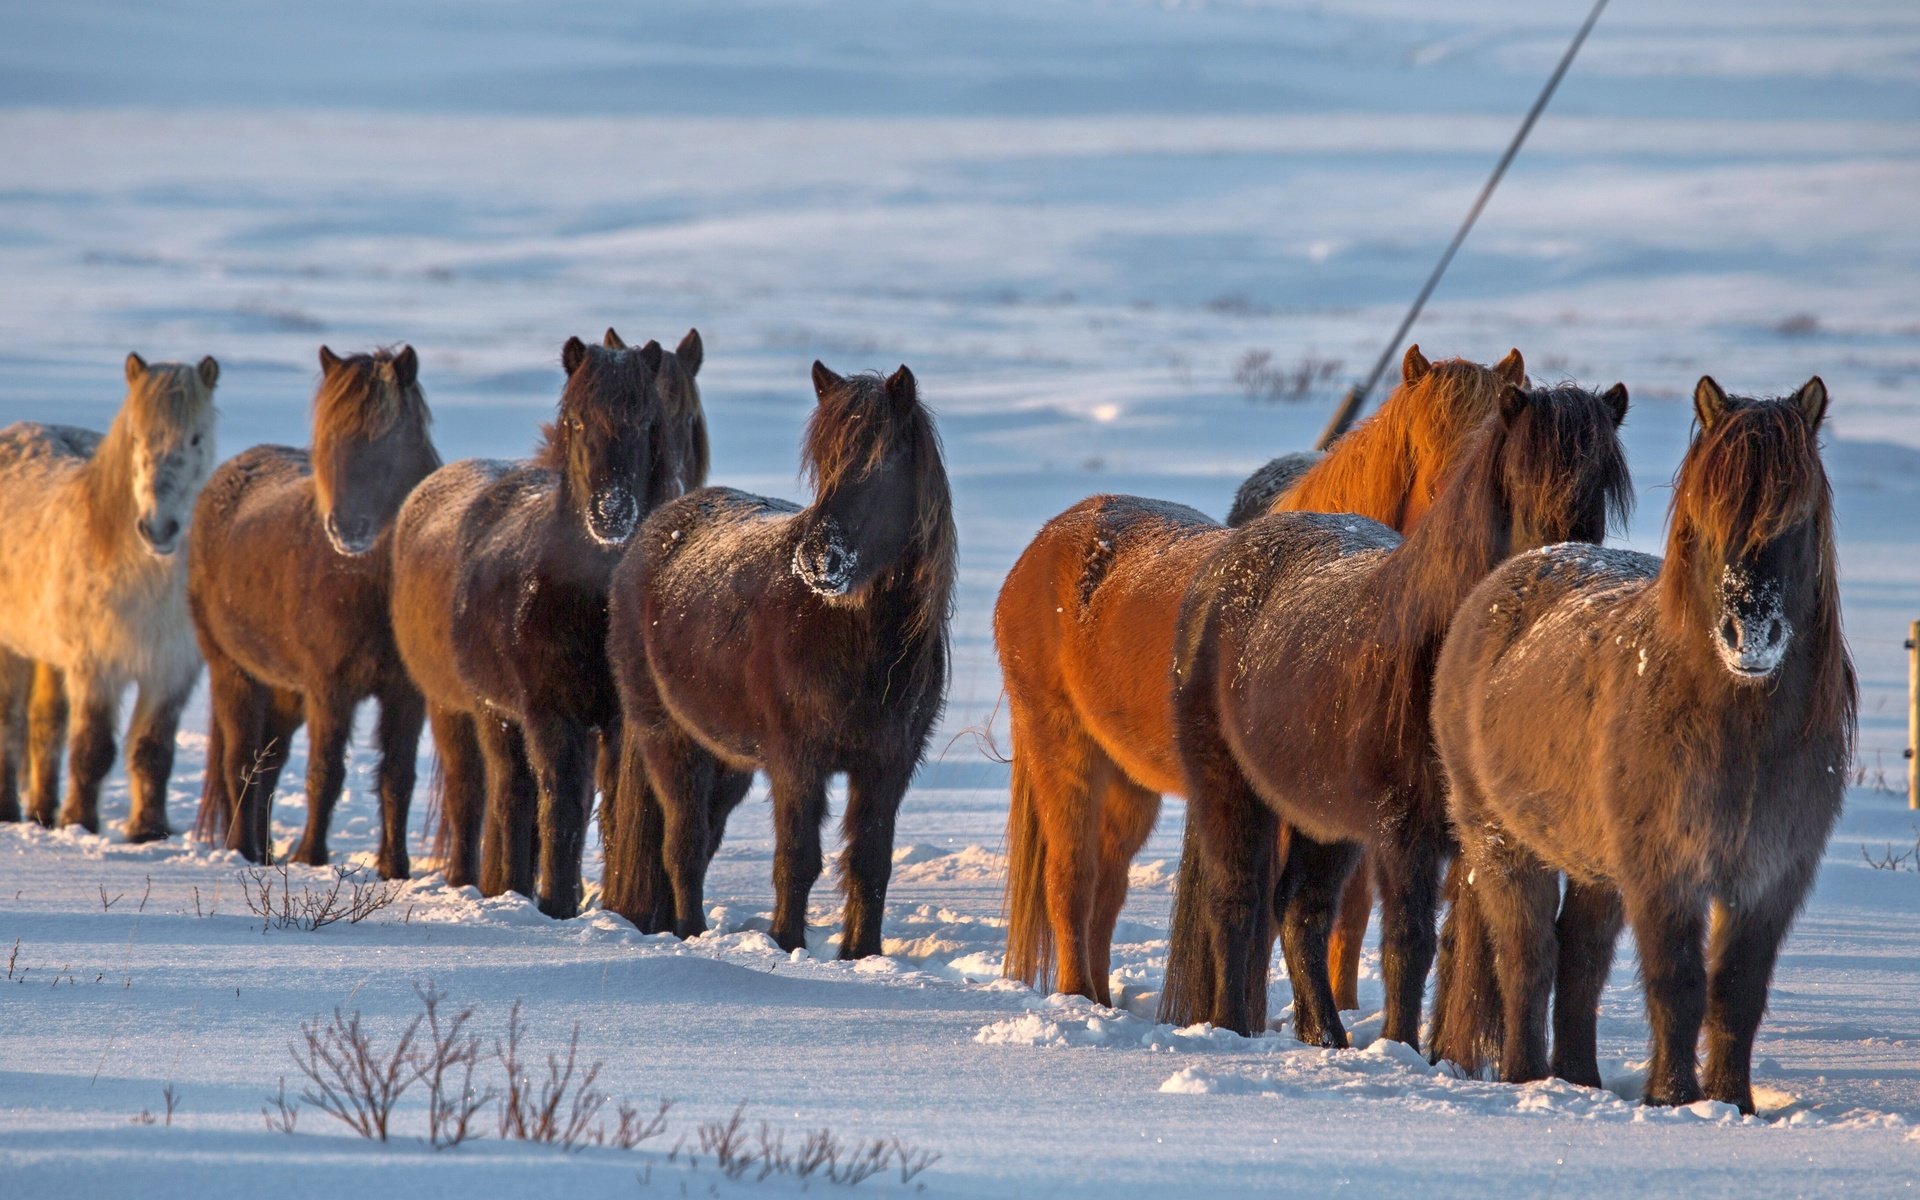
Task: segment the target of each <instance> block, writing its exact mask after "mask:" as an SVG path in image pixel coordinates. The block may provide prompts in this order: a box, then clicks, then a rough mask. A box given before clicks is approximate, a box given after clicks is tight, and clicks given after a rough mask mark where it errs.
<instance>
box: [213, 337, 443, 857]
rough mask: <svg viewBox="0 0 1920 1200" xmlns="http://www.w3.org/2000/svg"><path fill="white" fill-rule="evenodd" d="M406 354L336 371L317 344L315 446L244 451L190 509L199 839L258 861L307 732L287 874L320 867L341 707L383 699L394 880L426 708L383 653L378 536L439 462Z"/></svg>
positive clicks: (404, 350)
mask: <svg viewBox="0 0 1920 1200" xmlns="http://www.w3.org/2000/svg"><path fill="white" fill-rule="evenodd" d="M419 373H420V361H419V358H418V357H417V356H416V355H415V354H414V352H413V347H411V346H402V347H401V348H400V349H399V350H398V351H391V350H379V351H376V352H375V353H372V354H353V355H349V356H347V357H346V358H341V357H340V356H339V355H337V354H335V353H334V352H333V351H332V350H330V349H329V348H327V347H325V346H322V347H320V389H319V391H318V393H317V394H316V395H315V396H314V401H313V449H312V451H311V452H309V451H306V450H296V449H294V448H293V447H291V446H255V447H254V448H253V449H251V450H248V451H246V452H245V453H243V454H240V455H237V456H235V457H234V458H231V459H229V460H227V462H226V463H224V464H222V465H221V467H220V469H219V470H218V471H216V472H214V475H213V478H212V479H211V480H209V481H208V483H207V487H206V489H205V490H204V491H202V492H201V494H200V503H199V505H198V506H197V508H196V510H195V516H194V523H193V533H192V535H191V536H190V538H189V540H188V544H187V564H188V572H187V575H188V578H187V601H188V605H189V607H190V608H191V609H192V612H193V624H194V630H195V632H196V633H197V634H198V635H199V638H200V651H201V653H202V654H204V655H205V656H206V659H207V676H208V681H209V684H208V690H209V692H210V694H211V704H210V707H211V720H210V722H209V730H208V742H207V777H206V784H205V786H204V789H203V791H202V793H201V801H200V828H201V830H202V832H203V834H206V835H216V834H218V833H220V832H221V831H222V830H224V831H225V833H226V844H227V847H228V849H231V850H237V851H239V852H240V854H241V855H242V856H244V857H245V858H247V859H250V860H252V861H254V862H259V861H261V860H262V859H264V858H265V857H266V856H267V854H268V853H269V851H270V849H271V847H270V845H269V831H268V817H269V814H270V812H271V810H272V804H273V792H274V787H275V785H276V784H277V782H278V780H279V776H280V769H281V767H282V766H283V765H284V764H285V763H286V759H287V749H288V743H289V741H290V740H291V738H292V736H293V732H294V730H295V729H297V728H298V727H299V725H300V723H301V722H302V721H305V723H306V726H307V742H308V754H307V828H306V832H305V834H304V835H303V836H302V837H301V839H300V843H299V845H298V846H296V847H295V848H294V851H293V861H294V862H299V863H307V864H310V865H314V866H318V865H320V864H323V863H325V862H326V861H327V826H328V824H329V823H330V821H331V819H332V816H333V809H334V805H335V804H336V803H338V802H339V799H340V790H341V788H342V786H343V785H344V783H345V781H346V766H347V764H346V759H347V743H348V741H349V740H350V739H351V738H352V735H353V714H354V709H355V708H357V707H358V706H359V704H360V701H362V700H364V699H367V698H368V697H373V698H375V699H377V700H379V702H380V727H379V744H380V766H379V769H378V771H377V773H376V774H377V778H378V780H379V790H380V818H381V835H380V853H379V857H378V865H379V870H380V874H381V875H382V876H383V877H384V878H387V879H405V878H406V877H407V874H408V869H409V865H410V864H409V860H408V856H407V810H408V807H409V805H410V804H411V803H412V800H413V784H414V757H415V754H416V753H417V752H418V750H419V745H420V728H421V725H422V723H423V722H424V720H425V710H424V708H423V703H422V701H421V699H420V692H419V690H418V689H416V688H415V687H414V686H413V682H412V681H411V680H410V679H409V678H408V677H407V672H406V667H405V665H404V664H402V663H401V661H400V652H399V650H398V649H397V648H396V647H395V646H394V643H393V628H392V624H391V621H390V619H389V617H388V612H387V608H388V593H389V591H390V590H391V585H392V578H393V562H392V557H391V549H392V545H391V543H392V538H391V537H389V536H388V531H389V530H390V528H391V527H392V525H393V521H394V517H395V516H396V515H397V514H398V513H399V511H400V505H401V503H402V502H404V501H405V500H406V498H407V494H408V493H409V492H411V491H412V490H413V485H414V484H416V483H418V482H420V480H422V479H424V478H426V477H427V475H428V474H430V473H431V472H432V471H434V470H435V469H436V468H437V467H439V465H440V456H439V455H438V454H436V453H435V452H434V449H433V439H432V437H431V436H430V435H429V433H428V426H429V424H430V423H431V421H432V415H431V414H430V413H429V412H428V410H427V402H426V397H425V396H423V395H422V394H421V391H420V385H419Z"/></svg>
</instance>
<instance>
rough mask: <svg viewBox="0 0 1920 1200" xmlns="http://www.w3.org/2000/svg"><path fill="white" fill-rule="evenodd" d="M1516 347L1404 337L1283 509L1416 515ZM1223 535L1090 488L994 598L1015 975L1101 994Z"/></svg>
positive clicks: (1501, 384) (1401, 521)
mask: <svg viewBox="0 0 1920 1200" xmlns="http://www.w3.org/2000/svg"><path fill="white" fill-rule="evenodd" d="M1525 378H1526V368H1525V365H1524V363H1523V362H1522V360H1521V357H1520V352H1519V351H1518V350H1514V351H1512V352H1511V353H1509V354H1508V355H1507V356H1506V358H1504V359H1502V360H1501V362H1500V363H1499V365H1498V366H1496V367H1492V368H1488V367H1484V366H1480V365H1477V364H1474V363H1470V362H1467V361H1465V360H1462V359H1450V360H1446V361H1442V362H1439V363H1429V362H1428V361H1427V359H1426V358H1425V357H1424V356H1423V355H1422V354H1421V353H1420V348H1419V347H1418V346H1414V347H1412V348H1410V349H1409V350H1408V351H1407V354H1406V358H1405V361H1404V362H1403V363H1402V381H1401V383H1400V386H1399V387H1397V388H1395V389H1394V391H1393V394H1392V395H1390V396H1389V397H1388V398H1387V400H1386V402H1385V403H1384V404H1382V406H1381V408H1380V411H1379V412H1378V413H1376V414H1375V415H1374V416H1373V417H1371V418H1370V419H1368V420H1367V421H1366V422H1365V423H1363V424H1361V425H1360V426H1358V427H1357V428H1355V429H1354V430H1353V431H1352V432H1351V433H1349V434H1347V435H1346V436H1345V437H1343V438H1341V439H1340V441H1339V442H1337V443H1335V445H1334V447H1333V449H1332V450H1330V451H1329V452H1328V453H1327V456H1326V457H1325V458H1324V459H1322V460H1321V461H1320V462H1319V463H1318V464H1316V465H1315V466H1313V467H1312V468H1311V469H1310V470H1308V471H1307V472H1306V474H1305V475H1304V476H1302V477H1301V478H1300V480H1299V482H1298V483H1296V484H1295V485H1294V486H1293V487H1292V488H1291V489H1289V490H1288V492H1287V493H1286V494H1285V495H1283V496H1282V497H1281V498H1280V499H1279V500H1278V501H1276V503H1277V504H1278V505H1280V506H1281V507H1284V508H1301V509H1310V510H1311V509H1331V510H1333V511H1342V512H1358V513H1361V514H1363V515H1366V516H1369V517H1373V518H1375V519H1377V520H1380V521H1383V522H1387V523H1390V524H1393V525H1396V526H1400V525H1405V526H1411V525H1412V524H1413V523H1415V522H1417V521H1418V520H1419V519H1420V517H1421V516H1422V515H1424V514H1425V513H1426V511H1427V509H1428V507H1429V506H1430V505H1431V504H1432V503H1433V497H1434V494H1435V492H1436V490H1437V489H1438V486H1439V480H1440V478H1441V476H1442V474H1443V473H1444V472H1445V470H1446V468H1447V466H1448V464H1449V463H1450V462H1451V461H1452V459H1453V457H1454V456H1455V453H1456V451H1457V449H1458V447H1459V446H1460V444H1461V443H1462V442H1463V441H1464V440H1465V437H1466V435H1467V433H1468V432H1469V431H1471V430H1472V429H1473V428H1474V427H1475V426H1476V425H1477V424H1478V423H1479V421H1480V420H1481V419H1482V418H1483V417H1484V416H1485V415H1486V414H1487V413H1489V412H1491V411H1493V409H1494V407H1495V406H1496V404H1497V403H1498V400H1499V397H1500V395H1501V393H1502V392H1503V391H1504V390H1505V389H1506V388H1507V387H1509V386H1510V385H1512V384H1516V383H1521V382H1524V381H1525ZM1229 533H1230V530H1228V529H1227V528H1226V527H1225V526H1222V525H1220V524H1219V523H1218V522H1215V521H1213V520H1211V519H1210V518H1208V517H1206V516H1204V515H1203V514H1201V513H1199V512H1196V511H1195V510H1193V509H1190V508H1186V507H1184V506H1182V505H1177V504H1167V503H1163V502H1161V501H1156V500H1145V499H1141V498H1138V497H1133V496H1095V497H1093V498H1091V499H1088V500H1085V501H1082V502H1081V503H1079V504H1077V505H1075V506H1074V507H1072V508H1070V509H1068V510H1067V511H1066V512H1064V513H1062V514H1061V515H1059V516H1058V517H1055V518H1054V519H1053V520H1051V521H1049V522H1048V523H1047V524H1046V526H1045V527H1043V528H1042V529H1041V531H1040V533H1039V535H1038V536H1036V537H1035V538H1034V540H1033V543H1032V544H1031V545H1029V546H1028V547H1027V549H1026V550H1025V551H1024V552H1023V553H1022V554H1021V556H1020V559H1019V561H1018V562H1016V563H1015V564H1014V567H1013V570H1012V571H1011V572H1010V573H1009V574H1008V576H1007V581H1006V583H1005V585H1004V586H1002V588H1001V589H1000V597H999V600H998V601H997V603H996V604H995V606H994V641H995V644H996V646H997V648H998V650H999V655H1000V665H1001V672H1002V675H1003V678H1004V679H1005V681H1006V688H1007V702H1008V712H1009V715H1010V717H1011V727H1012V739H1013V789H1012V792H1013V794H1012V808H1011V811H1010V813H1009V814H1008V818H1007V847H1008V857H1009V863H1008V871H1007V901H1006V904H1007V917H1008V930H1007V958H1006V966H1005V972H1006V974H1007V975H1008V976H1010V977H1013V978H1017V979H1021V980H1024V981H1026V982H1028V983H1035V982H1039V983H1042V984H1044V983H1045V982H1046V979H1047V976H1048V975H1049V974H1052V973H1053V968H1055V966H1056V963H1057V975H1058V980H1057V987H1058V990H1060V991H1063V992H1068V993H1073V994H1076V995H1082V996H1087V997H1090V998H1092V999H1094V1000H1098V1001H1100V1002H1102V1003H1109V1002H1111V995H1110V993H1109V991H1108V983H1107V974H1108V965H1109V961H1110V954H1111V949H1112V939H1113V927H1114V922H1115V921H1116V920H1117V919H1118V917H1119V915H1120V908H1121V905H1122V904H1123V903H1124V902H1125V900H1126V888H1127V867H1128V865H1129V864H1130V863H1131V862H1132V861H1133V856H1134V855H1135V854H1136V853H1138V852H1139V849H1140V847H1141V846H1142V845H1143V844H1144V843H1145V842H1146V839H1147V835H1148V834H1149V833H1151V832H1152V830H1153V825H1154V822H1155V821H1156V820H1157V819H1158V817H1159V813H1160V797H1161V795H1162V794H1164V793H1166V792H1183V791H1184V790H1185V784H1184V781H1183V779H1182V777H1181V772H1180V763H1179V757H1178V753H1177V750H1176V747H1175V740H1174V723H1173V707H1172V702H1171V698H1170V692H1171V688H1172V680H1171V675H1170V672H1171V670H1172V666H1173V651H1174V627H1175V625H1176V623H1177V621H1178V618H1179V612H1180V603H1181V599H1182V598H1183V597H1184V596H1185V595H1186V592H1187V587H1188V585H1189V584H1190V583H1191V582H1192V581H1193V578H1194V576H1195V575H1197V574H1198V573H1199V570H1200V567H1201V565H1202V564H1203V563H1205V562H1206V560H1207V559H1208V558H1209V557H1210V556H1211V555H1212V554H1213V553H1214V551H1215V550H1217V549H1218V548H1219V546H1220V545H1221V543H1222V542H1223V541H1224V540H1225V539H1226V538H1227V536H1228V535H1229Z"/></svg>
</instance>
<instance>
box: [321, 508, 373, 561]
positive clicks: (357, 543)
mask: <svg viewBox="0 0 1920 1200" xmlns="http://www.w3.org/2000/svg"><path fill="white" fill-rule="evenodd" d="M324 524H325V526H326V530H327V541H329V542H331V543H333V548H334V549H335V550H337V551H338V552H340V553H341V554H344V555H346V556H347V557H348V558H358V557H360V556H361V555H362V554H365V553H366V552H367V551H369V550H371V549H373V546H374V543H375V542H377V541H379V540H380V527H379V525H378V524H376V523H375V522H374V521H373V520H371V519H370V518H367V517H358V518H349V519H347V520H344V521H343V520H341V519H340V518H339V516H338V515H337V514H332V513H329V514H328V516H327V519H326V521H325V522H324Z"/></svg>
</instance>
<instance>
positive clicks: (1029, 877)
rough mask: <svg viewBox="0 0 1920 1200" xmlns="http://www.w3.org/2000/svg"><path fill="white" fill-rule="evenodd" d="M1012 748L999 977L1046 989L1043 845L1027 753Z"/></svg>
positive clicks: (1048, 948)
mask: <svg viewBox="0 0 1920 1200" xmlns="http://www.w3.org/2000/svg"><path fill="white" fill-rule="evenodd" d="M1033 753H1035V751H1034V750H1033V749H1032V748H1028V749H1027V750H1026V753H1025V754H1022V753H1020V749H1019V748H1018V747H1016V748H1015V751H1014V756H1013V787H1012V799H1011V803H1010V804H1009V806H1008V809H1007V894H1006V904H1005V908H1006V916H1007V959H1006V963H1005V964H1004V965H1003V966H1002V968H1001V974H1003V975H1005V976H1006V977H1007V978H1009V979H1018V980H1020V981H1021V982H1023V983H1027V984H1036V983H1037V984H1040V985H1041V986H1043V987H1044V986H1046V985H1047V984H1048V983H1049V982H1050V980H1051V977H1052V973H1053V972H1052V966H1053V954H1054V947H1053V926H1052V925H1051V924H1049V923H1048V921H1047V880H1046V873H1047V841H1046V832H1045V830H1044V829H1043V828H1042V827H1041V823H1040V806H1039V803H1038V801H1037V799H1036V797H1035V795H1034V792H1035V788H1034V781H1033V776H1032V773H1031V772H1030V771H1028V770H1027V769H1026V766H1025V764H1026V761H1027V757H1026V756H1027V755H1030V754H1033Z"/></svg>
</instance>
